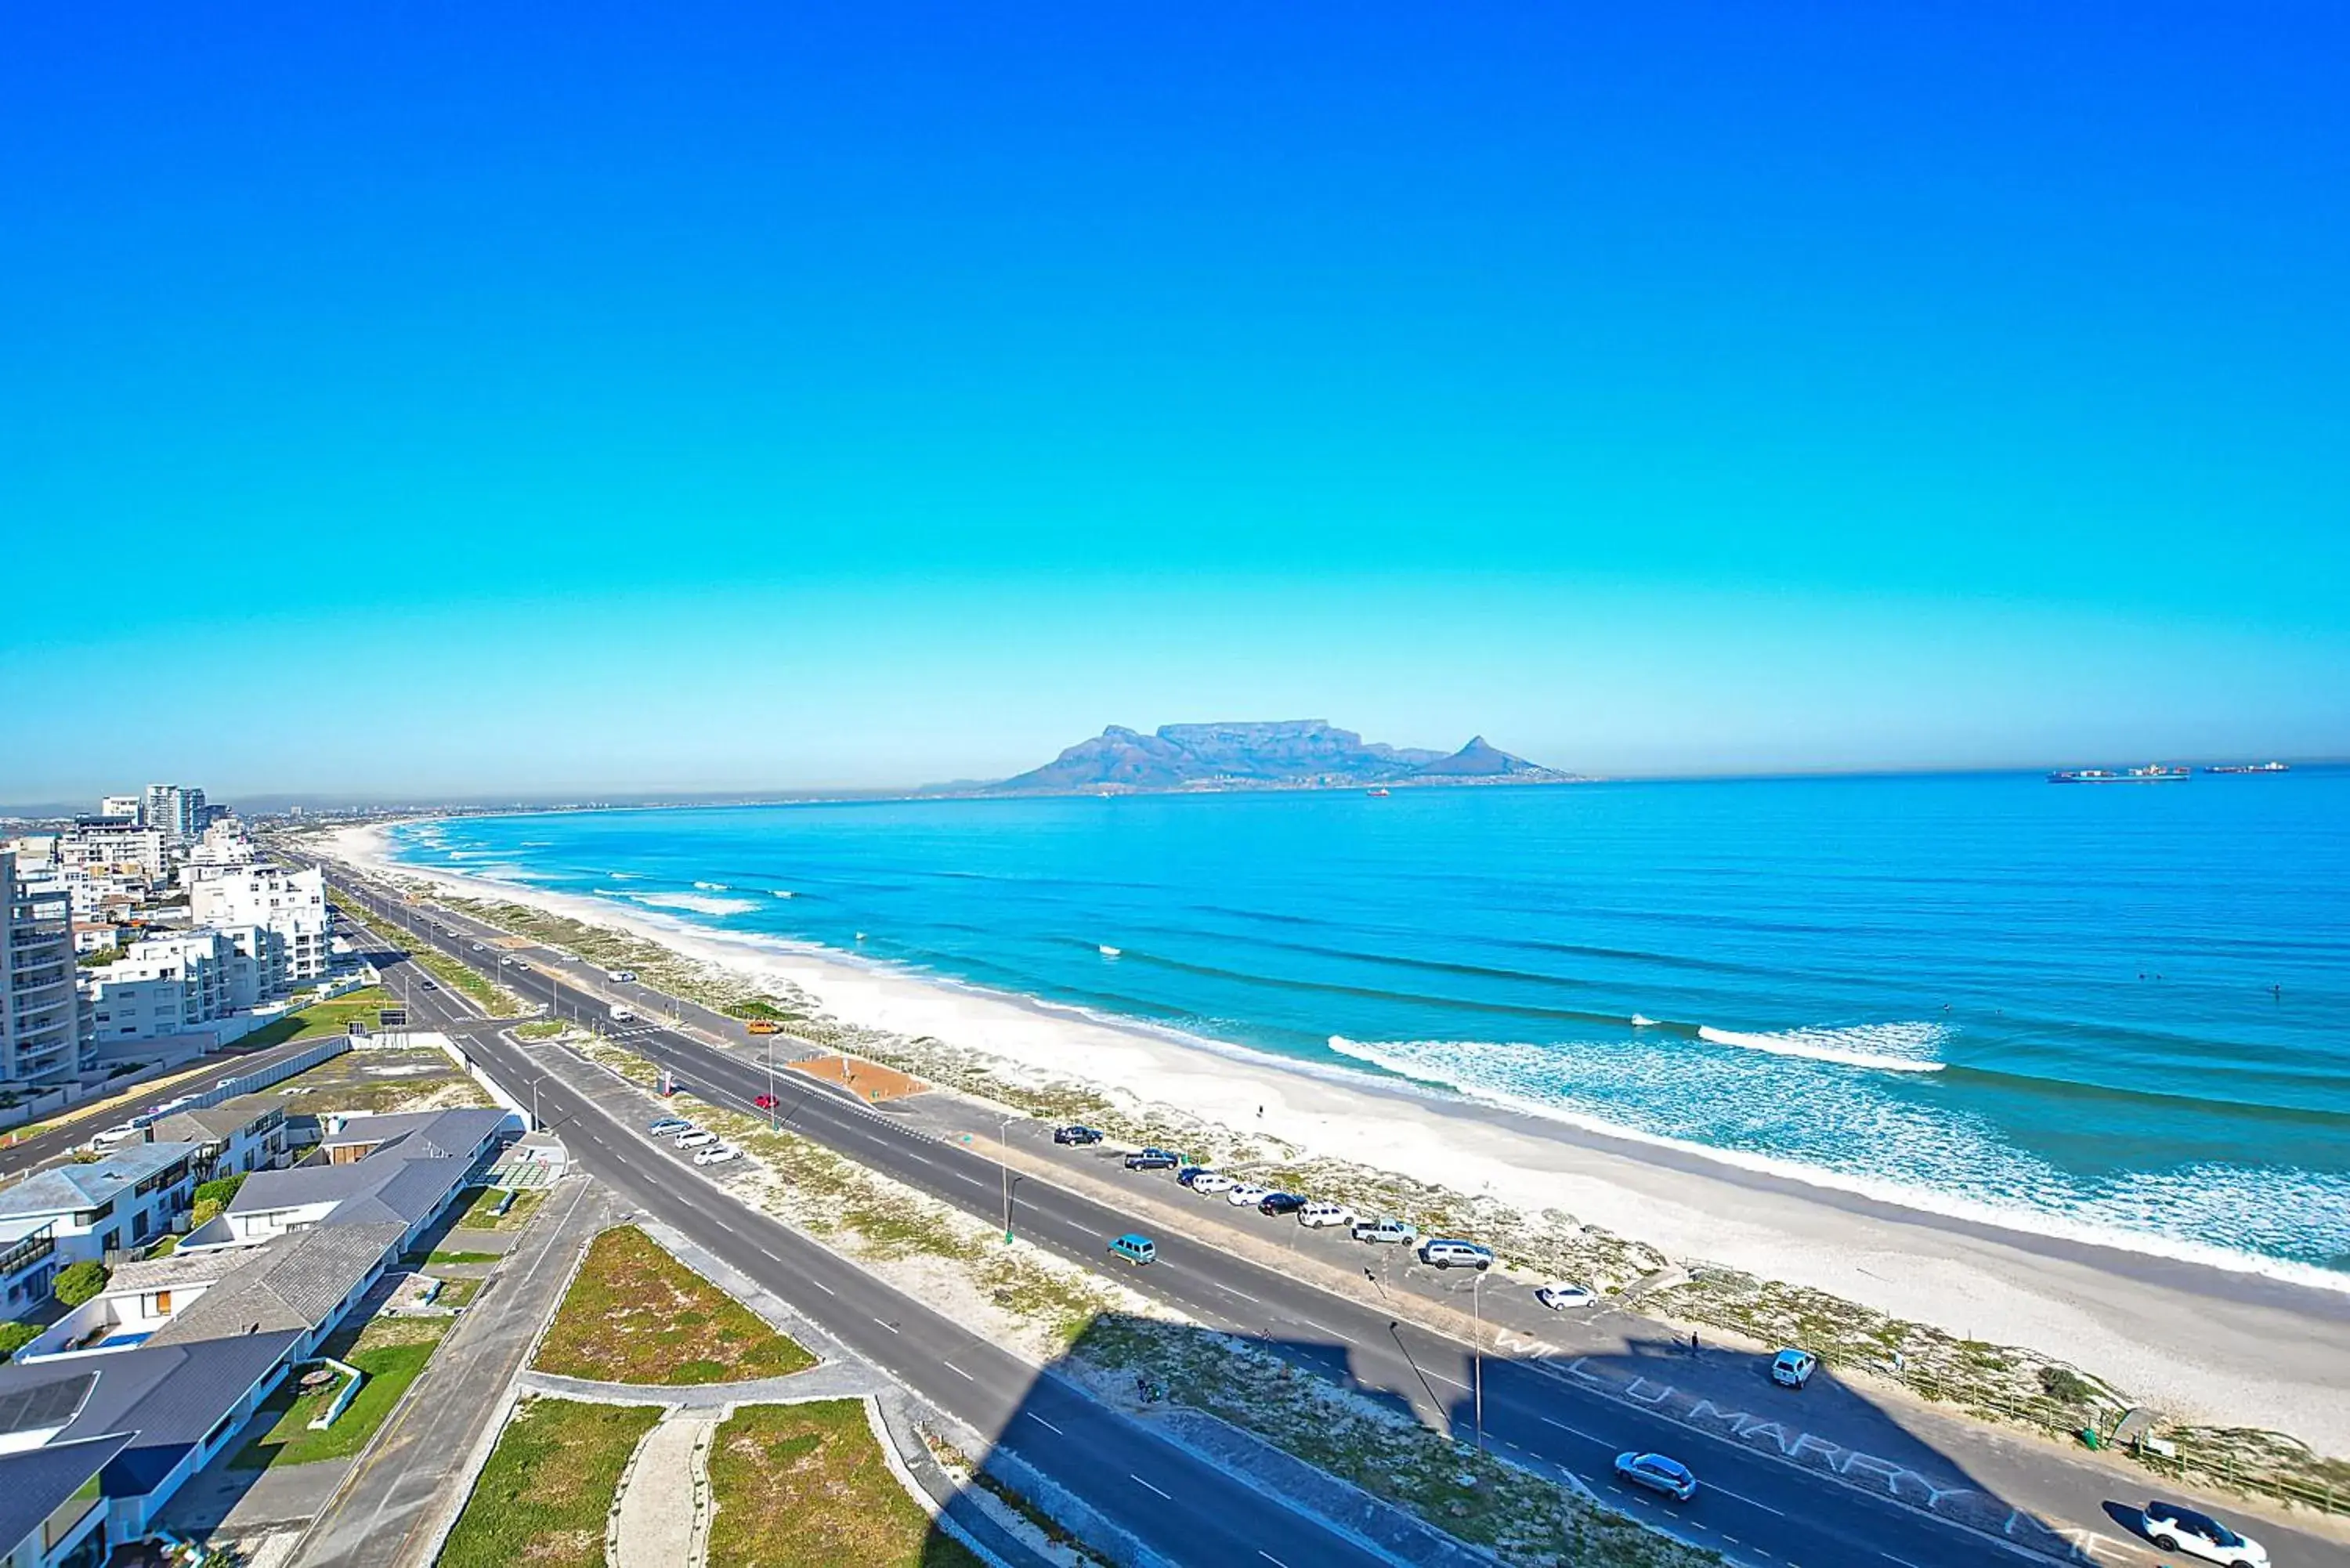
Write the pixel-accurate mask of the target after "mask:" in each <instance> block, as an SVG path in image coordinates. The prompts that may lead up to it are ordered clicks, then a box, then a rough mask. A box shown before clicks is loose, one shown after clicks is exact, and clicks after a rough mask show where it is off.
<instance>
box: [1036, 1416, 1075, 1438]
mask: <svg viewBox="0 0 2350 1568" xmlns="http://www.w3.org/2000/svg"><path fill="white" fill-rule="evenodd" d="M1028 1418H1029V1419H1030V1420H1032V1421H1034V1422H1035V1423H1036V1424H1037V1425H1038V1426H1040V1427H1042V1428H1045V1430H1046V1431H1048V1432H1050V1433H1052V1434H1053V1436H1055V1437H1056V1438H1066V1437H1067V1436H1068V1434H1067V1433H1066V1432H1064V1431H1063V1430H1061V1428H1058V1427H1055V1425H1053V1423H1052V1422H1050V1421H1047V1420H1046V1419H1045V1417H1042V1416H1039V1415H1038V1414H1036V1412H1035V1411H1034V1410H1031V1411H1029V1412H1028Z"/></svg>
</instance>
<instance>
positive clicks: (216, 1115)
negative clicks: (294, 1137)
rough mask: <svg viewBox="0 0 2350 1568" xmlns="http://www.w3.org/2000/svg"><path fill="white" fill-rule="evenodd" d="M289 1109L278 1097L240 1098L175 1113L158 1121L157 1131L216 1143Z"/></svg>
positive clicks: (170, 1135) (166, 1134) (164, 1135)
mask: <svg viewBox="0 0 2350 1568" xmlns="http://www.w3.org/2000/svg"><path fill="white" fill-rule="evenodd" d="M285 1105H286V1102H285V1101H284V1100H283V1099H282V1098H280V1097H279V1096H276V1095H239V1096H237V1097H236V1098H234V1099H233V1100H223V1101H222V1102H221V1103H220V1104H219V1105H216V1106H203V1107H202V1108H200V1109H197V1110H192V1111H173V1112H172V1114H171V1115H170V1116H163V1117H161V1118H160V1119H158V1120H157V1121H156V1123H155V1131H156V1132H157V1133H158V1134H159V1135H161V1136H162V1137H177V1138H184V1139H187V1140H189V1141H191V1142H195V1143H206V1142H214V1143H216V1142H218V1141H220V1140H221V1139H223V1138H227V1137H234V1136H235V1134H236V1133H237V1132H238V1131H239V1130H240V1129H241V1128H243V1127H245V1126H246V1125H247V1124H248V1123H251V1122H257V1121H259V1120H260V1119H261V1118H262V1117H264V1116H267V1115H268V1114H269V1113H270V1112H272V1111H274V1110H280V1109H283V1108H284V1106H285Z"/></svg>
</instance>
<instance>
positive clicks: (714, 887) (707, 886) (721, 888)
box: [694, 882, 733, 893]
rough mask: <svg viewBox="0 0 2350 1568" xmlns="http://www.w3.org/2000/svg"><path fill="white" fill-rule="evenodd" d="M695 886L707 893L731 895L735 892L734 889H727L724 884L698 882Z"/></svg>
mask: <svg viewBox="0 0 2350 1568" xmlns="http://www.w3.org/2000/svg"><path fill="white" fill-rule="evenodd" d="M694 886H695V887H697V888H701V889H702V891H703V892H705V893H731V892H733V888H729V887H727V886H726V884H725V883H723V882H696V883H695V884H694Z"/></svg>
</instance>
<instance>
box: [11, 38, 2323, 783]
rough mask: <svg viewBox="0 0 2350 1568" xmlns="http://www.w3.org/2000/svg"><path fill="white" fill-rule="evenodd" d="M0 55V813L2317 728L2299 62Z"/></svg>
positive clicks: (1936, 747)
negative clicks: (1123, 749) (1435, 756)
mask: <svg viewBox="0 0 2350 1568" xmlns="http://www.w3.org/2000/svg"><path fill="white" fill-rule="evenodd" d="M14 42H15V44H16V47H14V48H12V50H11V51H10V52H9V54H8V55H7V57H5V58H0V127H5V130H7V132H8V138H7V140H8V141H9V144H10V146H11V150H12V151H11V153H10V155H9V159H10V165H11V172H12V174H13V175H14V176H15V178H14V179H13V180H12V181H11V188H12V199H11V203H10V221H9V222H8V223H6V224H5V225H0V300H5V304H0V312H5V321H6V326H7V337H8V341H9V345H10V348H9V352H8V353H7V354H6V355H5V357H0V558H5V560H6V561H7V562H8V564H9V566H11V567H12V568H13V570H12V572H11V582H12V587H14V588H15V589H16V602H15V606H14V610H15V613H14V614H12V616H11V617H10V618H8V622H7V625H6V627H5V629H0V690H5V691H6V692H7V694H8V697H9V701H8V702H7V703H6V704H5V709H0V714H5V716H0V800H5V801H9V802H14V803H17V804H20V805H25V804H49V803H59V802H72V801H79V800H82V799H84V798H85V797H86V798H88V800H89V801H90V802H91V803H92V804H93V805H94V804H95V800H96V798H97V795H98V794H100V793H103V792H106V791H109V790H114V789H123V788H135V787H137V786H138V785H140V784H144V783H146V782H148V781H150V780H153V779H159V778H178V779H184V780H186V781H188V782H192V783H196V784H203V786H204V787H205V788H206V789H208V790H209V791H211V792H212V793H213V795H214V796H215V797H216V798H221V799H231V800H233V799H234V798H236V797H237V796H238V795H240V794H244V795H278V796H299V795H309V796H317V797H330V796H345V797H349V796H372V797H376V798H395V797H409V798H431V799H454V798H457V797H459V796H463V797H467V798H472V799H486V798H495V797H501V796H515V797H521V796H534V797H545V796H561V795H566V794H577V795H598V796H600V795H607V794H609V795H620V796H627V795H637V794H658V793H671V792H674V793H721V792H743V793H750V792H754V791H776V792H780V791H813V790H843V791H847V790H877V789H895V788H910V787H914V786H917V785H920V784H925V783H935V782H940V781H943V780H950V779H956V778H992V777H1002V776H1006V775H1009V774H1014V773H1017V772H1020V771H1022V770H1024V769H1025V768H1028V767H1032V766H1035V765H1036V764H1037V763H1042V762H1044V761H1045V760H1047V759H1049V758H1050V757H1051V756H1052V755H1054V754H1055V753H1057V752H1058V751H1059V750H1060V749H1061V748H1062V747H1064V746H1066V745H1068V744H1070V743H1072V742H1076V741H1078V740H1080V739H1083V738H1085V737H1086V736H1088V735H1092V734H1096V733H1098V732H1100V730H1101V729H1102V728H1103V726H1104V725H1106V724H1109V723H1122V724H1127V725H1129V726H1131V727H1133V728H1136V729H1139V730H1144V731H1148V730H1151V729H1155V728H1156V727H1158V726H1159V725H1160V724H1162V723H1170V722H1198V721H1205V720H1212V719H1227V718H1277V717H1284V716H1314V717H1323V718H1327V719H1328V720H1330V721H1331V722H1334V723H1336V724H1339V725H1342V726H1344V727H1346V728H1348V729H1352V730H1356V731H1358V732H1361V733H1362V734H1364V735H1365V736H1366V737H1367V738H1370V739H1374V740H1382V741H1388V742H1394V743H1398V744H1410V745H1428V746H1437V747H1443V748H1445V749H1451V748H1452V747H1456V746H1458V745H1459V744H1461V742H1464V741H1466V740H1467V739H1468V738H1469V737H1470V735H1471V734H1474V733H1479V732H1482V733H1483V734H1484V735H1485V736H1486V737H1487V738H1488V739H1490V740H1491V741H1492V742H1493V743H1494V744H1495V745H1498V746H1500V747H1502V748H1503V749H1505V750H1507V751H1511V752H1514V753H1519V754H1521V755H1524V756H1527V757H1530V758H1533V759H1534V760H1535V761H1537V762H1541V763H1547V764H1549V765H1552V766H1555V767H1559V768H1563V769H1567V770H1571V771H1575V772H1579V773H1586V774H1607V775H1614V776H1668V775H1669V776H1719V775H1751V774H1784V773H1798V772H1802V773H1812V772H1819V773H1846V772H1875V771H1926V770H1945V769H1949V770H1972V769H1982V768H1995V767H2019V768H2022V767H2044V766H2054V765H2066V764H2074V763H2079V764H2090V763H2114V762H2126V761H2134V760H2141V759H2163V760H2171V759H2196V760H2203V759H2220V758H2241V759H2245V760H2256V759H2265V758H2267V757H2270V756H2282V757H2285V758H2288V759H2299V758H2325V757H2340V756H2344V755H2345V754H2350V518H2345V497H2350V431H2345V411H2350V410H2345V401H2344V392H2343V389H2342V387H2341V382H2340V374H2339V369H2340V367H2341V366H2342V365H2343V364H2345V363H2350V320H2345V316H2344V314H2343V312H2341V310H2340V309H2339V308H2338V299H2337V296H2338V292H2339V279H2340V278H2341V277H2343V276H2345V275H2350V213H2345V209H2344V207H2343V204H2342V203H2341V202H2340V200H2339V192H2340V190H2341V189H2342V188H2343V186H2344V185H2345V182H2350V108H2345V104H2344V102H2343V100H2342V99H2341V97H2340V95H2339V93H2338V91H2337V90H2336V85H2335V82H2334V73H2333V71H2332V69H2331V63H2332V62H2333V61H2334V60H2335V59H2338V58H2339V57H2340V55H2341V51H2342V46H2343V45H2344V44H2345V42H2350V19H2345V16H2343V15H2342V14H2341V13H2340V12H2339V11H2338V10H2336V9H2334V8H2329V7H2324V6H2318V5H2301V6H2294V5H2286V6H2282V7H2279V8H2274V9H2272V10H2269V11H2266V12H2263V13H2262V14H2261V15H2259V16H2242V15H2239V14H2235V13H2231V12H2228V11H2225V10H2221V9H2220V8H2216V7H2203V8H2196V7H2189V6H2169V7H2158V11H2157V14H2156V16H2154V17H2152V18H2149V17H2148V16H2147V14H2146V12H2145V11H2144V10H2143V9H2138V10H2133V11H2124V10H2121V9H2118V8H2116V9H2110V10H2095V11H2088V12H2076V13H2071V14H2066V15H2064V16H2050V15H2047V14H2045V13H2043V12H2039V11H2031V10H2026V9H2024V8H2022V7H2005V8H1992V9H1983V8H1975V9H1972V10H1970V11H1968V12H1966V13H1964V14H1963V15H1960V14H1946V13H1935V12H1931V11H1926V10H1917V11H1909V12H1902V13H1899V14H1891V13H1888V14H1883V15H1871V16H1860V17H1852V16H1834V17H1831V16H1825V15H1822V16H1796V15H1794V14H1786V15H1779V16H1770V17H1764V16H1758V15H1756V14H1754V13H1752V12H1748V11H1742V10H1740V9H1737V8H1727V7H1709V6H1669V7H1665V8H1660V9H1652V10H1649V11H1646V12H1643V13H1642V14H1640V15H1639V16H1583V17H1573V16H1550V15H1531V16H1503V17H1486V18H1479V19H1478V20H1477V25H1476V26H1473V27H1471V26H1464V25H1462V24H1461V23H1460V21H1459V20H1458V19H1454V18H1445V17H1437V16H1429V15H1426V14H1422V13H1419V12H1415V11H1411V10H1409V9H1405V8H1400V7H1378V8H1374V9H1372V10H1370V11H1363V10H1360V9H1350V10H1345V11H1341V10H1338V9H1336V8H1329V7H1308V8H1305V9H1304V10H1290V11H1284V12H1283V13H1281V14H1279V15H1273V16H1251V17H1248V18H1246V19H1245V21H1242V20H1240V19H1235V18H1216V17H1202V16H1150V15H1128V14H1121V15H1107V14H1094V13H1087V12H1084V11H1082V10H1079V9H1076V8H1048V7H1030V8H1024V9H1023V10H1021V11H1019V12H1017V13H1015V14H1014V16H1012V17H1011V18H1010V20H1009V22H1008V23H1007V21H1006V19H1005V18H1004V17H1003V16H993V17H989V18H981V17H977V16H972V15H968V14H963V13H959V12H956V11H954V10H952V9H951V8H946V7H929V6H905V5H897V6H885V7H881V8H866V9H861V10H858V11H857V12H855V13H853V14H831V15H826V16H799V17H793V18H790V19H788V21H786V20H784V19H778V18H771V17H765V16H749V17H746V16H742V15H739V14H735V13H732V12H728V11H725V10H723V9H721V8H700V7H691V6H689V7H687V8H686V9H683V10H678V9H675V8H671V9H669V10H666V11H664V12H663V13H662V14H661V16H660V17H658V18H644V17H629V16H622V15H616V14H602V13H598V14H593V15H580V16H567V17H566V18H565V19H564V20H563V21H562V23H561V24H560V25H557V24H556V23H555V22H553V21H545V22H542V21H538V20H535V19H525V18H518V17H514V16H503V17H501V16H465V17H463V18H458V17H456V16H442V15H440V14H434V13H407V14H401V15H399V16H380V17H353V16H324V15H317V14H313V13H308V12H304V11H301V10H299V9H296V8H285V9H283V10H280V11H278V12H276V13H275V14H274V15H273V16H270V17H268V18H267V19H265V20H260V19H256V20H255V21H254V22H253V23H252V24H251V25H249V26H240V27H238V28H235V29H230V30H224V29H221V28H219V27H217V26H213V25H210V24H209V22H208V21H207V20H206V19H204V18H199V17H193V16H185V15H182V14H177V13H172V12H170V11H168V10H165V9H161V8H155V9H152V10H151V11H145V12H138V13H115V14H108V15H105V16H97V15H87V14H74V13H57V14H51V15H44V16H35V17H28V18H27V19H26V21H25V23H24V24H23V26H21V27H20V28H19V30H18V35H17V36H16V38H15V40H14Z"/></svg>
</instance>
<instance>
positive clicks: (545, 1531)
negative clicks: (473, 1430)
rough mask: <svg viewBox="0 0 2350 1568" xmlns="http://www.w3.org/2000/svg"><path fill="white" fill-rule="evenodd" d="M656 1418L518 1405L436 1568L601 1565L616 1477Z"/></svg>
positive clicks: (639, 1411) (547, 1402)
mask: <svg viewBox="0 0 2350 1568" xmlns="http://www.w3.org/2000/svg"><path fill="white" fill-rule="evenodd" d="M660 1415H661V1413H660V1410H659V1409H657V1408H654V1407H650V1406H632V1405H583V1404H579V1403H577V1401H574V1400H569V1399H532V1400H529V1401H527V1402H526V1403H525V1404H524V1405H522V1406H521V1407H519V1408H517V1409H516V1410H515V1415H514V1419H513V1420H511V1421H509V1422H507V1423H506V1429H505V1430H504V1432H502V1433H500V1434H499V1436H498V1446H497V1447H496V1448H494V1449H491V1450H490V1457H489V1459H488V1461H487V1462H486V1463H484V1465H483V1466H482V1473H481V1477H480V1479H479V1480H475V1481H474V1482H473V1495H472V1496H471V1497H469V1498H467V1499H466V1500H465V1511H464V1512H463V1513H461V1514H459V1515H458V1516H457V1525H456V1528H455V1529H453V1530H452V1531H451V1532H449V1539H448V1542H446V1543H445V1544H444V1545H443V1546H442V1548H441V1558H440V1563H439V1568H513V1565H514V1564H515V1563H528V1564H529V1565H530V1568H604V1521H605V1520H606V1518H607V1517H608V1515H609V1514H610V1512H611V1511H612V1500H613V1494H614V1493H615V1492H616V1491H618V1490H619V1484H620V1471H621V1470H622V1469H626V1468H627V1466H628V1462H629V1455H630V1454H632V1453H634V1452H635V1451H636V1447H637V1444H638V1443H639V1441H641V1440H642V1439H643V1438H644V1435H645V1434H646V1433H647V1432H649V1431H650V1430H652V1428H653V1427H654V1425H655V1424H656V1423H658V1422H659V1421H660ZM713 1561H715V1559H713Z"/></svg>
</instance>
